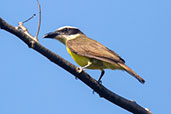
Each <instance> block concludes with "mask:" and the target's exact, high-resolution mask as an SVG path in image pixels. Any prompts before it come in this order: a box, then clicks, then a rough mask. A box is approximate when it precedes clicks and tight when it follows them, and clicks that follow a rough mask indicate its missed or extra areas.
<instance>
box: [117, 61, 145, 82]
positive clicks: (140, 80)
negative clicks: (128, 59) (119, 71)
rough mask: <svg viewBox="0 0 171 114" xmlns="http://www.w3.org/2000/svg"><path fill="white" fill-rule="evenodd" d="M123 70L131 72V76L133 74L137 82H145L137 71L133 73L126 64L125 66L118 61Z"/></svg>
mask: <svg viewBox="0 0 171 114" xmlns="http://www.w3.org/2000/svg"><path fill="white" fill-rule="evenodd" d="M118 64H119V65H120V66H121V67H122V68H123V69H124V70H125V71H127V72H128V73H129V74H131V75H132V76H134V77H135V78H136V79H137V80H138V81H139V82H141V83H142V84H143V83H145V80H144V79H143V78H141V77H140V76H139V75H138V74H137V73H135V72H134V71H133V70H132V69H131V68H129V67H128V66H126V65H125V64H123V63H118Z"/></svg>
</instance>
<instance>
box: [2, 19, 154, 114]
mask: <svg viewBox="0 0 171 114" xmlns="http://www.w3.org/2000/svg"><path fill="white" fill-rule="evenodd" d="M0 28H1V29H3V30H5V31H8V32H10V33H12V34H14V35H16V36H17V37H18V38H19V39H21V40H22V41H23V42H25V43H26V44H27V45H28V46H29V47H30V48H32V49H34V50H35V51H37V52H38V53H40V54H42V55H44V56H45V57H46V58H48V59H49V60H50V61H52V62H53V63H55V64H56V65H59V66H60V67H62V68H63V69H65V70H67V71H68V72H70V73H71V74H73V75H74V76H75V77H77V78H79V79H80V80H81V81H82V82H84V83H85V84H86V85H88V86H89V87H90V88H92V89H93V90H94V91H95V92H97V93H98V94H99V96H100V97H103V98H105V99H106V100H108V101H110V102H112V103H114V104H116V105H118V106H120V107H122V108H124V109H125V110H127V111H130V112H132V113H134V114H152V113H151V112H150V111H149V110H148V109H145V108H143V107H141V106H140V105H138V104H137V103H136V102H135V101H130V100H127V99H125V98H123V97H121V96H119V95H117V94H115V93H113V92H112V91H110V90H108V89H107V88H105V87H104V86H103V85H101V84H99V83H98V82H97V81H96V80H95V79H93V78H92V77H91V76H90V75H88V74H87V73H86V72H84V71H83V72H82V73H79V72H78V71H77V67H76V66H75V65H73V64H71V63H70V62H68V61H66V60H65V59H63V58H62V57H60V56H59V55H57V54H55V53H54V52H51V51H50V50H48V49H47V48H45V47H44V46H42V45H41V44H40V43H39V42H36V41H35V40H33V39H32V38H31V37H29V36H28V35H26V34H25V33H24V32H23V31H20V30H18V29H16V27H14V26H12V25H10V24H8V23H7V22H5V21H4V20H3V19H2V18H0Z"/></svg>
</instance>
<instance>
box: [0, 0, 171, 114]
mask: <svg viewBox="0 0 171 114" xmlns="http://www.w3.org/2000/svg"><path fill="white" fill-rule="evenodd" d="M40 3H41V8H42V23H41V29H40V34H39V41H40V43H41V44H42V45H44V46H45V47H47V48H48V49H50V50H52V51H53V52H55V53H57V54H59V55H60V56H62V57H63V58H65V59H66V60H68V61H70V62H72V63H73V64H75V65H76V63H75V62H74V61H73V60H72V58H71V57H70V56H69V54H68V53H67V51H66V49H65V47H64V45H62V44H61V43H60V42H58V41H55V40H50V39H43V38H42V36H43V35H44V34H46V33H48V32H51V31H54V30H55V29H57V28H58V27H61V26H64V25H70V26H76V27H78V28H80V29H81V30H82V32H84V33H85V34H86V35H87V36H89V37H90V38H93V39H95V40H97V41H99V42H101V43H102V44H104V45H106V46H107V47H108V48H110V49H112V50H114V51H115V52H116V53H118V54H119V55H120V56H121V57H122V58H124V59H125V61H126V64H127V65H128V66H130V67H131V68H132V69H133V70H135V71H136V72H137V73H138V74H139V75H141V76H142V77H143V78H144V79H145V80H146V83H145V84H144V85H142V84H140V83H139V82H138V81H137V80H136V79H134V78H133V77H132V76H130V75H129V74H128V73H126V72H122V71H118V70H116V71H112V70H106V73H105V76H104V77H103V79H102V81H103V84H104V86H106V87H107V88H109V89H110V90H112V91H114V92H115V93H117V94H119V95H121V96H123V97H125V98H127V99H132V100H135V101H136V102H137V103H138V104H140V105H141V106H143V107H147V108H149V109H150V110H151V111H152V112H153V113H154V114H169V113H171V112H170V110H169V108H170V102H171V99H170V96H171V83H170V80H171V76H170V64H171V61H170V58H171V52H170V49H171V7H170V4H171V1H169V0H143V1H137V0H129V1H128V0H117V1H116V0H105V1H104V0H103V1H102V0H101V1H99V0H94V1H92V0H86V1H81V0H48V1H43V0H40ZM33 13H36V14H38V6H37V2H36V0H27V1H23V0H15V1H14V0H4V1H1V7H0V15H1V17H2V18H3V19H5V20H6V21H7V22H8V23H10V24H12V25H14V26H17V23H18V22H19V21H24V20H26V19H27V18H29V17H30V16H32V14H33ZM37 23H38V17H37V16H36V17H35V18H34V19H32V20H30V21H29V22H27V23H26V24H25V26H26V27H27V28H28V29H29V31H30V33H31V34H32V35H35V34H36V30H37ZM0 38H1V41H0V51H1V56H0V114H59V113H62V114H67V113H72V114H74V113H76V114H79V113H81V114H88V113H89V114H104V113H106V114H111V113H116V114H128V113H129V112H127V111H125V110H123V109H122V108H120V107H118V106H116V105H113V104H112V103H110V102H108V101H106V100H104V99H102V98H100V97H99V96H98V95H97V94H92V90H91V89H90V88H88V87H87V86H86V85H85V84H83V83H82V82H81V81H80V80H75V78H74V77H72V76H71V74H69V73H68V72H66V71H65V70H63V69H62V68H60V67H59V66H56V65H55V64H53V63H51V62H50V61H49V60H47V59H46V58H45V57H43V56H42V55H40V54H39V53H37V52H35V51H34V50H32V49H29V48H28V47H27V45H25V44H24V43H23V42H22V41H20V40H19V39H18V38H16V36H14V35H11V34H9V33H7V32H5V31H3V30H0ZM87 72H88V73H89V74H90V75H92V76H93V78H95V79H98V77H99V75H100V71H98V70H87Z"/></svg>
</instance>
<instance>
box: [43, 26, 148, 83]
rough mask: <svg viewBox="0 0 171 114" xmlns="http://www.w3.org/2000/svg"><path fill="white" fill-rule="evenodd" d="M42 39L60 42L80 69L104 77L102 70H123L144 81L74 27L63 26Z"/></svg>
mask: <svg viewBox="0 0 171 114" xmlns="http://www.w3.org/2000/svg"><path fill="white" fill-rule="evenodd" d="M44 38H52V39H57V40H59V41H60V42H62V43H63V44H64V45H65V46H66V48H67V51H68V52H69V54H70V55H71V56H72V58H73V59H74V60H75V62H76V63H77V64H79V65H80V66H81V68H82V69H85V68H87V69H99V70H101V71H102V72H101V75H100V78H99V80H98V81H99V82H100V81H101V78H102V76H103V75H104V69H112V70H115V69H119V70H124V71H126V72H128V73H129V74H131V75H132V76H134V77H135V78H136V79H138V81H140V82H141V83H144V82H145V80H144V79H143V78H141V77H140V76H139V75H138V74H137V73H135V72H134V71H133V70H132V69H131V68H129V67H128V66H126V65H125V61H124V60H123V59H122V58H121V57H120V56H119V55H118V54H116V53H115V52H114V51H112V50H110V49H108V48H107V47H105V46H104V45H102V44H101V43H99V42H97V41H95V40H93V39H90V38H88V37H87V36H86V35H85V34H84V33H83V32H81V31H80V30H79V29H78V28H76V27H71V26H64V27H61V28H59V29H57V30H56V31H55V32H50V33H48V34H46V35H45V36H44Z"/></svg>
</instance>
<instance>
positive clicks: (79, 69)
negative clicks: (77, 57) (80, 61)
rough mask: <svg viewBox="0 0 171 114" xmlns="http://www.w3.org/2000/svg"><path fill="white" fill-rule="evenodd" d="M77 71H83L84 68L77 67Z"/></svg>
mask: <svg viewBox="0 0 171 114" xmlns="http://www.w3.org/2000/svg"><path fill="white" fill-rule="evenodd" d="M77 71H78V72H79V73H81V72H83V71H85V69H84V68H82V67H77Z"/></svg>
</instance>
